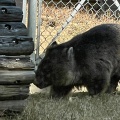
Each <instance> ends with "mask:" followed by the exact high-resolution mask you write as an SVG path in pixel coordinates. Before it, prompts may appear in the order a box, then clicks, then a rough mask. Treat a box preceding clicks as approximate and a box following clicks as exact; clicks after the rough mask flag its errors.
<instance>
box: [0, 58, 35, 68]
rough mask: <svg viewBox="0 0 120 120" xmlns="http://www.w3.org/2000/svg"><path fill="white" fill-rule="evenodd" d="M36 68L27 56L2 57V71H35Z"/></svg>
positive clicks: (0, 63)
mask: <svg viewBox="0 0 120 120" xmlns="http://www.w3.org/2000/svg"><path fill="white" fill-rule="evenodd" d="M34 67H35V65H34V63H33V62H32V61H31V60H30V57H27V56H26V57H20V56H14V57H10V56H9V57H8V56H7V57H6V56H4V57H0V69H19V70H21V69H22V70H31V69H33V70H34Z"/></svg>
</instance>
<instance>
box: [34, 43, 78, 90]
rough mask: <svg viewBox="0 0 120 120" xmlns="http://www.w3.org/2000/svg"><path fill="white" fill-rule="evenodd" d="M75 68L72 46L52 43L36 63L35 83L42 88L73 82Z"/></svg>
mask: <svg viewBox="0 0 120 120" xmlns="http://www.w3.org/2000/svg"><path fill="white" fill-rule="evenodd" d="M75 70H76V63H75V60H74V51H73V47H70V48H66V47H63V46H62V45H57V44H55V43H54V44H52V45H51V46H50V47H49V48H48V49H47V50H46V55H45V57H44V58H43V59H42V61H41V62H40V64H39V65H38V69H37V71H36V80H35V81H36V82H35V85H36V86H37V87H39V88H41V89H42V88H44V87H47V86H49V85H56V86H61V85H64V86H66V85H70V84H74V79H75V77H76V74H75V73H76V72H75Z"/></svg>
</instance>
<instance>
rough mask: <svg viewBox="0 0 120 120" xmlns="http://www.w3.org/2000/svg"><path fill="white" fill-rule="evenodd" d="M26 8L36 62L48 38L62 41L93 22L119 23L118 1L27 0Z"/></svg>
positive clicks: (48, 40)
mask: <svg viewBox="0 0 120 120" xmlns="http://www.w3.org/2000/svg"><path fill="white" fill-rule="evenodd" d="M33 5H34V6H33ZM28 11H29V13H30V14H29V15H28V28H29V34H30V35H32V36H33V38H34V42H35V50H34V55H35V57H34V58H35V61H36V64H37V63H38V61H39V60H40V59H41V56H42V55H41V54H42V53H43V52H44V51H45V49H46V47H47V46H48V45H49V44H50V42H51V41H54V40H56V41H57V42H58V43H62V42H65V41H68V40H70V39H71V38H72V37H73V36H75V35H76V34H78V33H83V32H85V31H87V30H89V29H90V28H92V27H94V26H96V25H99V24H103V23H118V24H119V23H120V16H119V14H120V1H119V0H109V1H108V0H96V1H95V0H75V1H72V0H68V1H67V0H42V1H41V0H40V1H39V0H35V1H31V0H29V2H28ZM33 14H34V16H33ZM30 28H32V29H30Z"/></svg>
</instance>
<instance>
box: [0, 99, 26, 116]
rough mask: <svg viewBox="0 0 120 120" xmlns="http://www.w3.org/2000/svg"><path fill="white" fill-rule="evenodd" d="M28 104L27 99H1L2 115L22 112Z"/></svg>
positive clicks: (0, 109)
mask: <svg viewBox="0 0 120 120" xmlns="http://www.w3.org/2000/svg"><path fill="white" fill-rule="evenodd" d="M26 105H27V100H11V101H0V116H5V115H14V113H21V112H22V111H23V110H24V109H25V106H26Z"/></svg>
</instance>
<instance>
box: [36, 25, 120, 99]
mask: <svg viewBox="0 0 120 120" xmlns="http://www.w3.org/2000/svg"><path fill="white" fill-rule="evenodd" d="M119 44H120V25H118V24H102V25H99V26H96V27H94V28H92V29H90V30H88V31H87V32H85V33H82V34H79V35H77V36H75V37H74V38H72V39H71V40H70V41H68V42H65V43H62V44H59V45H58V44H57V43H56V42H54V43H53V44H52V45H51V46H49V48H48V49H47V50H46V55H45V57H44V58H43V60H42V61H41V62H40V64H39V66H38V69H37V71H36V79H35V85H36V86H38V87H39V88H41V89H42V88H45V87H47V86H50V85H51V95H52V96H54V97H64V96H66V95H67V94H68V93H69V92H70V91H71V89H72V88H73V87H74V86H82V85H84V86H86V87H87V89H88V92H89V94H90V95H95V94H98V93H100V94H102V93H106V92H108V93H112V92H114V91H115V90H116V86H117V84H118V81H119V79H120V68H119V67H120V62H119V60H120V55H119V52H120V49H119Z"/></svg>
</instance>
